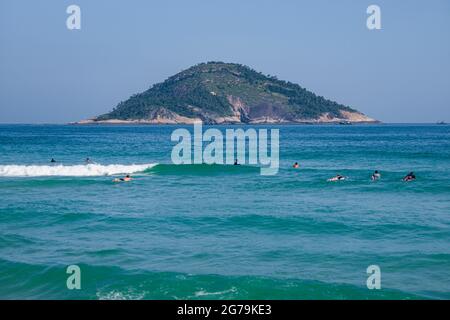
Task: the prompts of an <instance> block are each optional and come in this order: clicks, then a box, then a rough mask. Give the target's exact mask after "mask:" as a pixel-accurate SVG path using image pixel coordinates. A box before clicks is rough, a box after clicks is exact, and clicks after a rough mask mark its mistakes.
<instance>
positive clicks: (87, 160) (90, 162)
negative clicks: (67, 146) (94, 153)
mask: <svg viewBox="0 0 450 320" xmlns="http://www.w3.org/2000/svg"><path fill="white" fill-rule="evenodd" d="M84 162H85V163H86V164H92V163H94V162H93V161H92V160H91V158H86V160H84Z"/></svg>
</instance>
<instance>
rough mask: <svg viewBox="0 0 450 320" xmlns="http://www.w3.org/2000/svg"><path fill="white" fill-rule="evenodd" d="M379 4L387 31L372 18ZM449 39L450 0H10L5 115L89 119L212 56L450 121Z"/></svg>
mask: <svg viewBox="0 0 450 320" xmlns="http://www.w3.org/2000/svg"><path fill="white" fill-rule="evenodd" d="M71 4H77V5H79V6H80V7H81V13H82V25H81V26H82V29H81V30H74V31H70V30H68V29H67V28H66V18H67V16H68V15H67V14H66V8H67V6H69V5H71ZM370 4H377V5H379V6H380V7H381V14H382V30H376V31H370V30H368V29H367V28H366V18H367V14H366V8H367V7H368V6H369V5H370ZM449 39H450V1H448V0H434V1H406V0H405V1H400V0H398V1H378V0H372V1H365V0H354V1H350V0H340V1H324V0H316V1H312V0H311V1H299V0H292V1H288V0H285V1H280V0H278V1H275V0H273V1H266V0H247V1H243V0H228V1H220V2H219V1H211V0H190V1H186V0H184V1H183V0H179V1H175V0H165V1H144V0H142V1H138V0H135V1H133V0H131V1H122V0H118V1H108V0H95V1H92V0H91V1H88V0H71V1H64V0H42V1H31V0H30V1H23V0H1V1H0V122H2V123H35V122H36V123H64V122H68V121H76V120H80V119H85V118H89V117H92V116H95V115H98V114H101V113H104V112H107V111H110V110H111V109H112V108H113V107H114V106H115V105H116V104H117V103H118V102H120V101H121V100H125V99H127V98H128V97H129V96H130V95H132V94H134V93H137V92H140V91H143V90H145V89H147V88H148V87H150V86H151V85H152V84H154V83H157V82H161V81H163V80H165V79H166V78H167V77H169V76H171V75H173V74H175V73H177V72H179V71H181V70H183V69H186V68H188V67H190V66H191V65H194V64H197V63H199V62H206V61H211V60H214V61H225V62H237V63H242V64H246V65H249V66H250V67H252V68H254V69H256V70H257V71H261V72H263V73H266V74H271V75H276V76H277V77H278V78H279V79H283V80H289V81H292V82H296V83H298V84H300V85H302V86H303V87H305V88H307V89H309V90H312V91H314V92H315V93H317V94H319V95H323V96H325V97H327V98H330V99H333V100H335V101H337V102H339V103H343V104H346V105H350V106H353V107H355V108H357V109H358V110H360V111H362V112H364V113H366V114H367V115H369V116H371V117H374V118H377V119H379V120H382V121H385V122H435V121H438V120H445V121H450V41H449Z"/></svg>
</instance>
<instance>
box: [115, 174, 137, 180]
mask: <svg viewBox="0 0 450 320" xmlns="http://www.w3.org/2000/svg"><path fill="white" fill-rule="evenodd" d="M131 180H133V178H131V177H130V175H129V174H127V175H126V176H125V177H123V178H115V179H114V180H113V182H129V181H131Z"/></svg>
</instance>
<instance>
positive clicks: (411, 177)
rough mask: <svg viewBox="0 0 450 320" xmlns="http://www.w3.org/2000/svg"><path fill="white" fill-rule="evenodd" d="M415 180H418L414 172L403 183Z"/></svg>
mask: <svg viewBox="0 0 450 320" xmlns="http://www.w3.org/2000/svg"><path fill="white" fill-rule="evenodd" d="M413 180H416V175H415V174H414V172H410V173H408V174H407V175H406V176H405V177H404V178H403V181H413Z"/></svg>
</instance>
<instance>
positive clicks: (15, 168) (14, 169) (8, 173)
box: [0, 163, 157, 177]
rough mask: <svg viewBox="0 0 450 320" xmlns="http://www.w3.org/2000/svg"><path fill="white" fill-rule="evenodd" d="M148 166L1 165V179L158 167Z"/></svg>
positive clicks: (99, 173)
mask: <svg viewBox="0 0 450 320" xmlns="http://www.w3.org/2000/svg"><path fill="white" fill-rule="evenodd" d="M156 165H157V163H148V164H132V165H124V164H110V165H101V164H87V165H0V177H45V176H60V177H95V176H110V175H116V174H131V173H137V172H142V171H144V170H147V169H150V168H152V167H154V166H156Z"/></svg>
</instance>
